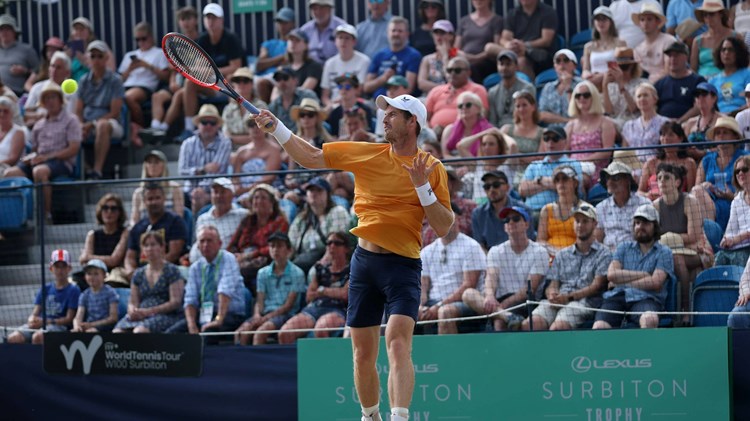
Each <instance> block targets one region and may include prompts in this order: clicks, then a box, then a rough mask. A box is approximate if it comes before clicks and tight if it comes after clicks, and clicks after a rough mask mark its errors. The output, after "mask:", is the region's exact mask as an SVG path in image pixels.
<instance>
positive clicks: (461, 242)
mask: <svg viewBox="0 0 750 421" xmlns="http://www.w3.org/2000/svg"><path fill="white" fill-rule="evenodd" d="M420 257H421V258H422V276H429V277H430V292H429V299H430V300H435V301H442V300H444V299H446V298H447V297H448V296H449V295H451V294H452V293H453V292H455V291H456V290H457V289H458V287H460V286H461V284H462V283H463V281H464V272H467V271H472V270H481V271H484V270H486V269H487V262H486V260H485V256H484V251H483V250H482V246H480V245H479V243H477V241H476V240H474V239H473V238H471V237H469V236H468V235H466V234H463V233H459V234H458V237H456V239H455V240H453V241H451V242H450V243H448V244H443V242H442V241H440V240H438V241H435V242H433V243H431V244H430V245H428V246H427V247H425V248H424V249H422V252H421V256H420ZM482 278H483V276H481V275H480V279H479V282H478V283H477V287H476V288H477V289H478V290H480V291H482V290H483V289H484V286H483V282H482Z"/></svg>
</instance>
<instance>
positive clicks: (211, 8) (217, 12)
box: [203, 3, 224, 18]
mask: <svg viewBox="0 0 750 421" xmlns="http://www.w3.org/2000/svg"><path fill="white" fill-rule="evenodd" d="M206 15H214V16H216V17H218V18H223V17H224V8H222V7H221V5H219V4H216V3H209V4H207V5H206V7H204V8H203V16H206Z"/></svg>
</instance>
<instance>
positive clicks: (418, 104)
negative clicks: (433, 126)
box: [375, 95, 427, 129]
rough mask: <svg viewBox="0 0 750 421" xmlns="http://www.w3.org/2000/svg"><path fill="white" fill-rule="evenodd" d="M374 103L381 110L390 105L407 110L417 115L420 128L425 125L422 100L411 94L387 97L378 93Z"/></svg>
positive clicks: (425, 115) (425, 110)
mask: <svg viewBox="0 0 750 421" xmlns="http://www.w3.org/2000/svg"><path fill="white" fill-rule="evenodd" d="M375 103H376V104H377V105H378V108H380V109H381V110H385V109H386V108H388V106H389V105H390V106H391V107H393V108H398V109H399V110H404V111H408V112H410V113H412V114H414V116H416V117H417V123H419V127H420V129H421V128H425V127H427V108H425V106H424V104H422V101H420V100H418V99H417V98H414V97H413V96H411V95H399V96H397V97H396V98H388V97H387V96H385V95H380V96H379V97H378V98H377V99H376V100H375Z"/></svg>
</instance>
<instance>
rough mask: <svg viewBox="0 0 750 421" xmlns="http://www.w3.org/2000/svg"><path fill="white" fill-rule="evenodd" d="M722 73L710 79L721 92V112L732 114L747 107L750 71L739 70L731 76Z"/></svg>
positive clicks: (746, 69) (745, 69)
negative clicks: (746, 97)
mask: <svg viewBox="0 0 750 421" xmlns="http://www.w3.org/2000/svg"><path fill="white" fill-rule="evenodd" d="M723 73H724V72H722V73H719V74H718V75H716V76H714V77H712V78H711V79H709V82H710V83H711V84H712V85H714V86H715V87H716V90H717V91H719V102H718V105H719V111H721V112H722V113H731V112H733V111H736V110H738V109H740V108H742V106H744V105H745V86H746V85H747V84H748V83H750V69H748V68H747V67H746V68H744V69H739V70H737V71H736V72H734V73H732V74H731V75H729V76H724V74H723Z"/></svg>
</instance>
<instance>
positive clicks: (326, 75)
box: [320, 51, 370, 101]
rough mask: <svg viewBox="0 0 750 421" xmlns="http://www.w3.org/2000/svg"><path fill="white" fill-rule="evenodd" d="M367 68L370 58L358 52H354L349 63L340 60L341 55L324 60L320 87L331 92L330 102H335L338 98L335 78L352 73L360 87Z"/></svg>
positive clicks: (363, 81)
mask: <svg viewBox="0 0 750 421" xmlns="http://www.w3.org/2000/svg"><path fill="white" fill-rule="evenodd" d="M368 67H370V57H367V56H366V55H364V54H362V53H360V52H359V51H355V52H354V55H353V56H352V58H351V59H350V60H349V61H344V60H342V59H341V55H340V54H336V55H335V56H333V57H331V58H329V59H328V60H326V62H325V64H324V65H323V76H322V77H321V78H320V87H321V88H322V89H329V90H330V91H331V100H333V101H335V100H337V99H338V98H339V88H338V87H337V86H336V78H337V77H339V76H341V75H343V74H344V73H354V74H355V75H357V80H359V85H360V86H362V85H363V84H364V83H365V77H367V68H368Z"/></svg>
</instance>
